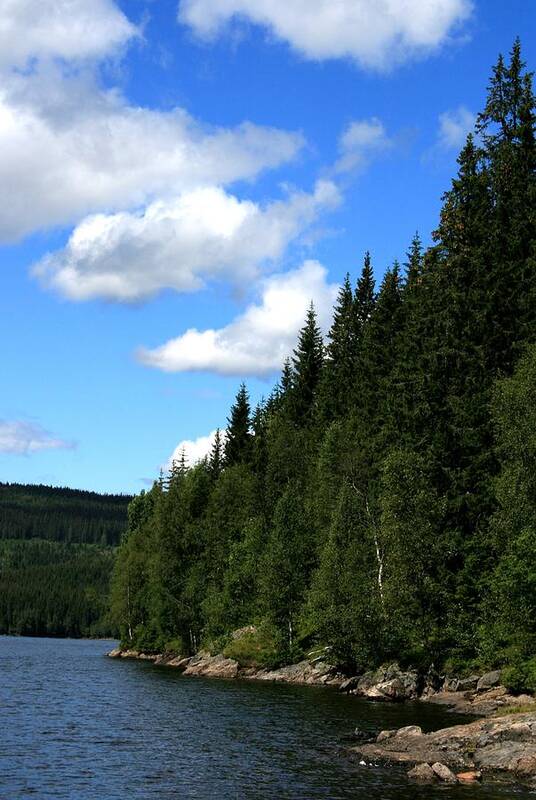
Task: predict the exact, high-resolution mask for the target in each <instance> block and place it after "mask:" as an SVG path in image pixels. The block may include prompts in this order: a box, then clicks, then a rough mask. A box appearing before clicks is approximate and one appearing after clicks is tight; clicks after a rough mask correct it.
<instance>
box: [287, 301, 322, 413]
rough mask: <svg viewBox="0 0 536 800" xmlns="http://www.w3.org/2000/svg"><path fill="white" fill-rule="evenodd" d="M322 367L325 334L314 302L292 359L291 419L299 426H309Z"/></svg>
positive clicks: (308, 312)
mask: <svg viewBox="0 0 536 800" xmlns="http://www.w3.org/2000/svg"><path fill="white" fill-rule="evenodd" d="M323 364H324V345H323V342H322V334H321V332H320V328H319V327H318V324H317V320H316V312H315V309H314V305H313V303H312V302H311V305H310V306H309V309H308V311H307V316H306V318H305V325H304V326H303V328H302V329H301V331H300V334H299V336H298V344H297V346H296V349H295V350H294V352H293V356H292V367H293V375H292V389H291V416H292V418H293V421H294V424H296V425H298V426H306V425H308V424H309V423H310V421H311V419H312V415H313V412H314V409H315V401H316V391H317V388H318V384H319V381H320V377H321V374H322V367H323Z"/></svg>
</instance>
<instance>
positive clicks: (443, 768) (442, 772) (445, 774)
mask: <svg viewBox="0 0 536 800" xmlns="http://www.w3.org/2000/svg"><path fill="white" fill-rule="evenodd" d="M432 770H433V772H435V774H436V775H437V777H438V778H439V780H440V781H443V783H458V779H457V778H456V775H455V774H454V772H453V771H452V770H451V769H449V768H448V767H447V765H446V764H441V762H439V761H436V762H435V764H432Z"/></svg>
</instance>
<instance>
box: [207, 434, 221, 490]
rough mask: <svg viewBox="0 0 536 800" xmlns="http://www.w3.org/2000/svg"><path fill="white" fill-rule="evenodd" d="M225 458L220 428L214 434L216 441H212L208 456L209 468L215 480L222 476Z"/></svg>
mask: <svg viewBox="0 0 536 800" xmlns="http://www.w3.org/2000/svg"><path fill="white" fill-rule="evenodd" d="M223 459H224V445H223V442H222V436H221V431H220V429H219V428H218V429H217V431H216V435H215V436H214V442H213V443H212V447H211V448H210V454H209V457H208V470H209V472H210V475H211V476H212V478H213V480H217V479H218V478H219V476H220V473H221V471H222V469H223Z"/></svg>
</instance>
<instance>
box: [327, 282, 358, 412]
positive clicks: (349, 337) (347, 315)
mask: <svg viewBox="0 0 536 800" xmlns="http://www.w3.org/2000/svg"><path fill="white" fill-rule="evenodd" d="M355 311H356V306H355V303H354V295H353V291H352V285H351V283H350V275H349V274H348V273H347V274H346V277H345V279H344V282H343V284H342V286H341V288H340V290H339V295H338V298H337V302H336V304H335V308H334V310H333V322H332V325H331V328H330V330H329V333H328V346H327V348H326V364H325V369H324V373H323V376H322V384H321V388H320V407H321V408H320V410H321V415H322V417H323V419H324V420H326V421H330V420H332V419H334V418H336V417H341V416H343V415H344V414H345V413H347V411H348V409H349V406H350V403H351V395H352V387H353V381H354V378H355V370H356V365H357V348H358V340H357V336H356V331H357V326H356V319H355Z"/></svg>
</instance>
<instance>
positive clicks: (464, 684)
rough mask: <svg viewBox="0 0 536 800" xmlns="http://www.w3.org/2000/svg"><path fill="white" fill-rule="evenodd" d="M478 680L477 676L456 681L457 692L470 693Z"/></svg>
mask: <svg viewBox="0 0 536 800" xmlns="http://www.w3.org/2000/svg"><path fill="white" fill-rule="evenodd" d="M479 680H480V678H479V676H478V675H470V676H469V677H468V678H463V679H462V680H459V681H458V688H457V689H456V691H457V692H472V691H474V690H475V689H476V687H477V686H478V681H479Z"/></svg>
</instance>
